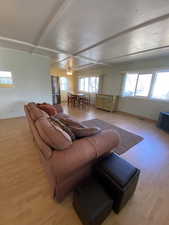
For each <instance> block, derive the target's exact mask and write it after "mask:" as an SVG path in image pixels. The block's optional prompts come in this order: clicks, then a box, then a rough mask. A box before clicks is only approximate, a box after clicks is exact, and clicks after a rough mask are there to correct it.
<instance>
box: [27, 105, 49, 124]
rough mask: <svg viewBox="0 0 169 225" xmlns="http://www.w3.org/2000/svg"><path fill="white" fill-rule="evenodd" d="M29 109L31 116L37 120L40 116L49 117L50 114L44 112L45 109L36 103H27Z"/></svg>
mask: <svg viewBox="0 0 169 225" xmlns="http://www.w3.org/2000/svg"><path fill="white" fill-rule="evenodd" d="M27 109H28V111H29V114H30V117H31V119H32V120H33V121H36V120H38V119H39V118H41V117H45V118H48V117H49V115H48V114H47V113H46V112H44V111H43V110H40V109H39V108H38V107H37V106H36V104H35V103H33V102H32V103H29V104H28V105H27Z"/></svg>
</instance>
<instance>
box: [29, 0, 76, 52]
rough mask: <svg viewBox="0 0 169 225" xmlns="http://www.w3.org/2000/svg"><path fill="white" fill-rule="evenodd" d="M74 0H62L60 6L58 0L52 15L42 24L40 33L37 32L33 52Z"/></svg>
mask: <svg viewBox="0 0 169 225" xmlns="http://www.w3.org/2000/svg"><path fill="white" fill-rule="evenodd" d="M73 1H74V0H62V2H61V3H60V5H59V6H58V2H57V3H56V5H55V7H54V9H53V10H52V12H51V14H50V16H49V17H48V18H47V20H46V22H45V24H44V25H43V26H42V28H41V29H40V31H39V33H38V34H37V37H36V38H35V40H34V45H35V47H34V48H33V49H32V52H33V51H34V50H35V49H36V47H37V46H38V45H39V43H40V42H41V40H42V38H43V37H44V36H45V35H46V34H47V33H48V31H49V29H50V27H51V26H52V25H53V24H56V23H57V22H58V21H59V19H60V18H61V17H62V16H63V14H64V12H65V11H66V9H68V7H69V6H70V4H71V3H72V2H73Z"/></svg>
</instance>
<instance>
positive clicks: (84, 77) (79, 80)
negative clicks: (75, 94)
mask: <svg viewBox="0 0 169 225" xmlns="http://www.w3.org/2000/svg"><path fill="white" fill-rule="evenodd" d="M93 77H94V78H98V76H81V77H79V78H78V91H79V92H83V93H88V94H97V93H98V91H99V80H98V87H96V86H95V91H94V92H93V91H92V92H91V91H90V79H91V78H93ZM81 79H84V81H83V83H84V89H83V90H82V89H80V82H81ZM85 79H88V82H87V83H88V91H86V90H85V86H86V85H85ZM98 79H99V78H98ZM95 84H96V83H95Z"/></svg>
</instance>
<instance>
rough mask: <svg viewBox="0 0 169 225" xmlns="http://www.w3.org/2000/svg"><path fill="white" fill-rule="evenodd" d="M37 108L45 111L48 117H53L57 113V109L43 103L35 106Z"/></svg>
mask: <svg viewBox="0 0 169 225" xmlns="http://www.w3.org/2000/svg"><path fill="white" fill-rule="evenodd" d="M37 106H38V108H39V109H41V110H43V111H45V112H46V113H47V114H48V115H49V116H55V115H56V114H57V113H58V112H57V109H56V108H55V107H54V106H53V105H50V104H47V103H43V104H39V103H38V104H37Z"/></svg>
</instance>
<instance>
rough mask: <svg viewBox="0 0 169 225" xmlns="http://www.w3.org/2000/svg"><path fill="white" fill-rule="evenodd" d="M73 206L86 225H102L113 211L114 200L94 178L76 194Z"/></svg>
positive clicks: (77, 190) (89, 179)
mask: <svg viewBox="0 0 169 225" xmlns="http://www.w3.org/2000/svg"><path fill="white" fill-rule="evenodd" d="M73 206H74V209H75V211H76V212H77V214H78V216H79V218H80V220H81V222H82V223H83V224H84V225H100V224H101V223H102V222H103V221H104V219H105V218H106V217H107V216H108V215H109V213H110V212H111V211H112V206H113V200H112V199H111V198H110V196H109V195H108V194H107V193H106V192H105V191H104V188H103V187H102V185H101V184H100V183H99V182H98V181H97V180H96V178H94V177H90V178H88V179H86V180H85V182H84V183H83V184H81V185H80V186H79V187H78V188H77V189H76V190H75V192H74V197H73Z"/></svg>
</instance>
